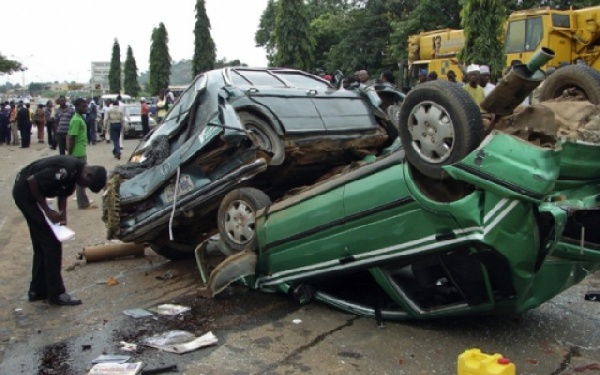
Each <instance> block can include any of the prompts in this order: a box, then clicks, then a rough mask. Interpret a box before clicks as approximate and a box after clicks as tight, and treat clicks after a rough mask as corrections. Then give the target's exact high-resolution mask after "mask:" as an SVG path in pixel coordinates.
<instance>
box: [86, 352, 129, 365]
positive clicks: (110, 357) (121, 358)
mask: <svg viewBox="0 0 600 375" xmlns="http://www.w3.org/2000/svg"><path fill="white" fill-rule="evenodd" d="M130 359H131V356H128V355H119V354H101V355H99V356H98V357H96V358H94V359H93V360H92V364H94V365H95V364H96V363H125V362H127V361H129V360H130Z"/></svg>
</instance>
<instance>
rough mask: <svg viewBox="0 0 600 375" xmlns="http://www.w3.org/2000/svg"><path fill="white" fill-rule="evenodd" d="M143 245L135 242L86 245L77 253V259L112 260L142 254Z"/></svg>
mask: <svg viewBox="0 0 600 375" xmlns="http://www.w3.org/2000/svg"><path fill="white" fill-rule="evenodd" d="M144 249H145V246H144V245H141V244H136V243H111V244H104V245H94V246H86V247H84V248H83V251H80V252H78V253H77V257H78V258H79V259H85V260H86V261H87V263H90V262H101V261H104V260H113V259H117V258H124V257H129V256H134V257H142V256H144Z"/></svg>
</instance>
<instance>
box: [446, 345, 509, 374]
mask: <svg viewBox="0 0 600 375" xmlns="http://www.w3.org/2000/svg"><path fill="white" fill-rule="evenodd" d="M516 373H517V368H516V366H515V364H514V363H511V362H510V359H508V358H504V357H503V356H502V354H497V353H496V354H486V353H482V352H481V350H480V349H467V350H465V351H464V353H462V354H461V355H459V356H458V375H516Z"/></svg>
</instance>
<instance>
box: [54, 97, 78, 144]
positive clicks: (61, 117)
mask: <svg viewBox="0 0 600 375" xmlns="http://www.w3.org/2000/svg"><path fill="white" fill-rule="evenodd" d="M56 104H57V105H58V108H56V116H55V118H56V122H57V126H56V133H55V137H56V143H57V144H58V153H59V154H60V155H64V154H65V152H66V150H67V133H69V124H70V123H71V118H72V117H73V115H75V108H74V107H73V106H71V105H67V98H65V97H64V95H61V96H59V97H58V99H56Z"/></svg>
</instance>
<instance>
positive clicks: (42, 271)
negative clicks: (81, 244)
mask: <svg viewBox="0 0 600 375" xmlns="http://www.w3.org/2000/svg"><path fill="white" fill-rule="evenodd" d="M13 198H14V200H15V203H16V204H17V207H19V209H20V210H21V212H22V213H23V216H25V220H26V221H27V225H28V226H29V235H30V236H31V243H32V244H33V266H32V269H31V284H30V285H29V291H30V292H33V293H36V294H37V295H39V296H42V297H44V296H45V297H48V298H50V299H56V298H58V296H59V295H60V294H62V293H65V285H64V284H63V279H62V276H61V274H60V268H61V262H62V244H61V243H60V241H59V240H57V239H56V237H55V236H54V233H53V232H52V229H50V226H49V225H48V223H47V222H46V219H45V217H44V214H43V213H42V211H41V210H40V208H39V206H38V205H37V202H36V201H35V199H34V198H33V196H32V195H31V192H30V191H29V186H27V183H26V182H25V181H22V182H21V181H19V180H17V181H16V182H15V186H14V188H13Z"/></svg>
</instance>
